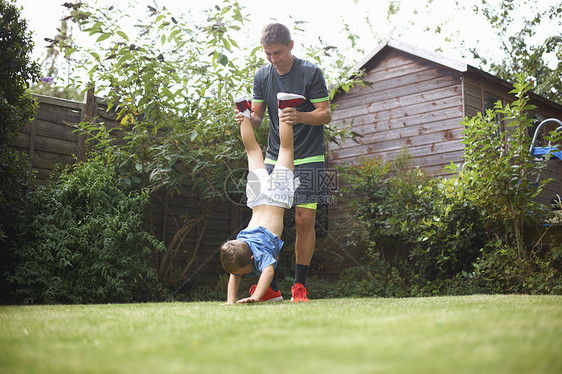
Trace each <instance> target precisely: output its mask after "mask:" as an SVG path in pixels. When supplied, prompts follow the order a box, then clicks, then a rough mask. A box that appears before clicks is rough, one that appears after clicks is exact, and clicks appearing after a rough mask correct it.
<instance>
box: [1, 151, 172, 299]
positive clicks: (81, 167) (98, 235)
mask: <svg viewBox="0 0 562 374" xmlns="http://www.w3.org/2000/svg"><path fill="white" fill-rule="evenodd" d="M112 160H113V157H112V156H110V155H103V154H102V155H98V156H96V157H95V158H93V159H91V160H90V161H87V162H82V163H78V164H76V165H74V166H68V167H66V169H64V170H63V171H62V173H61V174H60V175H59V177H58V179H56V181H54V182H52V183H50V184H49V185H47V186H41V187H39V188H38V189H37V190H36V191H33V192H31V193H30V194H29V195H28V200H29V204H30V206H29V211H28V213H27V218H28V222H27V224H26V225H24V227H22V231H21V240H20V242H19V243H18V245H17V246H16V248H15V255H16V257H17V258H18V263H17V265H16V267H15V269H14V271H13V274H12V275H11V276H10V280H11V282H13V283H14V284H15V285H16V287H17V291H16V292H17V296H18V298H19V300H21V301H24V302H28V303H100V302H131V301H141V300H147V299H149V298H152V297H157V295H158V294H157V292H158V285H157V284H156V281H155V274H154V270H153V269H152V268H151V267H150V264H149V255H150V254H151V251H152V250H162V249H163V245H162V243H161V242H159V241H157V240H156V239H154V237H153V236H152V235H151V234H150V233H149V232H148V231H147V230H146V227H145V223H144V212H145V208H146V206H147V204H148V202H149V193H148V191H143V192H140V193H139V192H130V193H127V191H125V190H124V189H122V188H120V183H119V180H118V178H117V177H116V174H115V172H114V165H113V164H112Z"/></svg>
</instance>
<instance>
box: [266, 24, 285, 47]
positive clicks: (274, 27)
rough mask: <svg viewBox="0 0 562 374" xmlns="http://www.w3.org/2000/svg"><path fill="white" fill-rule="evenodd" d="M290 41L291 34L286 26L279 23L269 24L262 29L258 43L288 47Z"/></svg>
mask: <svg viewBox="0 0 562 374" xmlns="http://www.w3.org/2000/svg"><path fill="white" fill-rule="evenodd" d="M291 40H292V39H291V32H290V31H289V29H288V28H287V26H285V25H283V24H281V23H270V24H269V25H267V26H265V27H264V28H263V31H262V33H261V40H260V42H261V44H262V45H269V44H276V43H279V44H283V45H287V46H288V45H289V44H291Z"/></svg>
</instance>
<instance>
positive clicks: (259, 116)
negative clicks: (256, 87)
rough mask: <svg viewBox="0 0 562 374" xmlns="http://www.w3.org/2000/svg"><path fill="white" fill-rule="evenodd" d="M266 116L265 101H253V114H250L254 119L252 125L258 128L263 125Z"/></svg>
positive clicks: (251, 118)
mask: <svg viewBox="0 0 562 374" xmlns="http://www.w3.org/2000/svg"><path fill="white" fill-rule="evenodd" d="M264 116H265V102H263V101H260V102H255V101H252V115H251V116H250V120H251V121H252V127H253V128H254V129H255V128H258V127H259V126H260V125H261V123H262V121H263V117H264Z"/></svg>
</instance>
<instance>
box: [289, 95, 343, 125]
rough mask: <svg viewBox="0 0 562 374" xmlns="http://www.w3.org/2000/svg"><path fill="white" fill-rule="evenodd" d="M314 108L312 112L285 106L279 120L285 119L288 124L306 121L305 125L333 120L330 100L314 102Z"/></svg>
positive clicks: (320, 123) (321, 123)
mask: <svg viewBox="0 0 562 374" xmlns="http://www.w3.org/2000/svg"><path fill="white" fill-rule="evenodd" d="M313 105H314V108H315V109H314V110H313V111H312V112H299V111H298V110H296V109H295V108H285V109H283V113H282V114H281V116H280V117H279V121H283V122H285V123H286V124H288V125H296V124H297V123H304V124H305V125H313V126H319V125H326V124H328V123H330V121H331V120H332V111H331V110H330V101H329V100H326V101H320V102H317V103H313Z"/></svg>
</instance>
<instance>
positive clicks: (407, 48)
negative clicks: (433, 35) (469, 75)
mask: <svg viewBox="0 0 562 374" xmlns="http://www.w3.org/2000/svg"><path fill="white" fill-rule="evenodd" d="M387 48H394V49H399V50H401V51H403V52H406V53H409V54H411V55H414V56H417V57H420V58H422V59H425V60H429V61H431V62H434V63H436V64H439V65H443V66H445V67H448V68H451V69H453V70H457V71H460V72H465V71H467V69H468V65H467V64H465V63H463V62H460V61H457V60H453V59H450V58H448V57H445V56H443V55H440V54H438V53H435V52H430V51H428V50H425V49H422V48H418V47H414V46H412V45H409V44H406V43H403V42H401V41H398V40H395V39H392V38H386V39H384V40H383V41H382V42H381V43H380V44H379V45H378V46H377V47H376V48H375V49H373V50H372V51H371V52H370V53H368V54H367V55H366V56H365V58H363V60H361V61H360V62H359V63H357V64H356V65H355V69H356V70H361V69H363V68H364V67H365V66H366V65H367V64H368V63H369V62H370V61H371V60H372V59H373V58H374V57H375V56H376V55H378V54H379V53H380V52H382V51H383V50H385V49H387Z"/></svg>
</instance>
